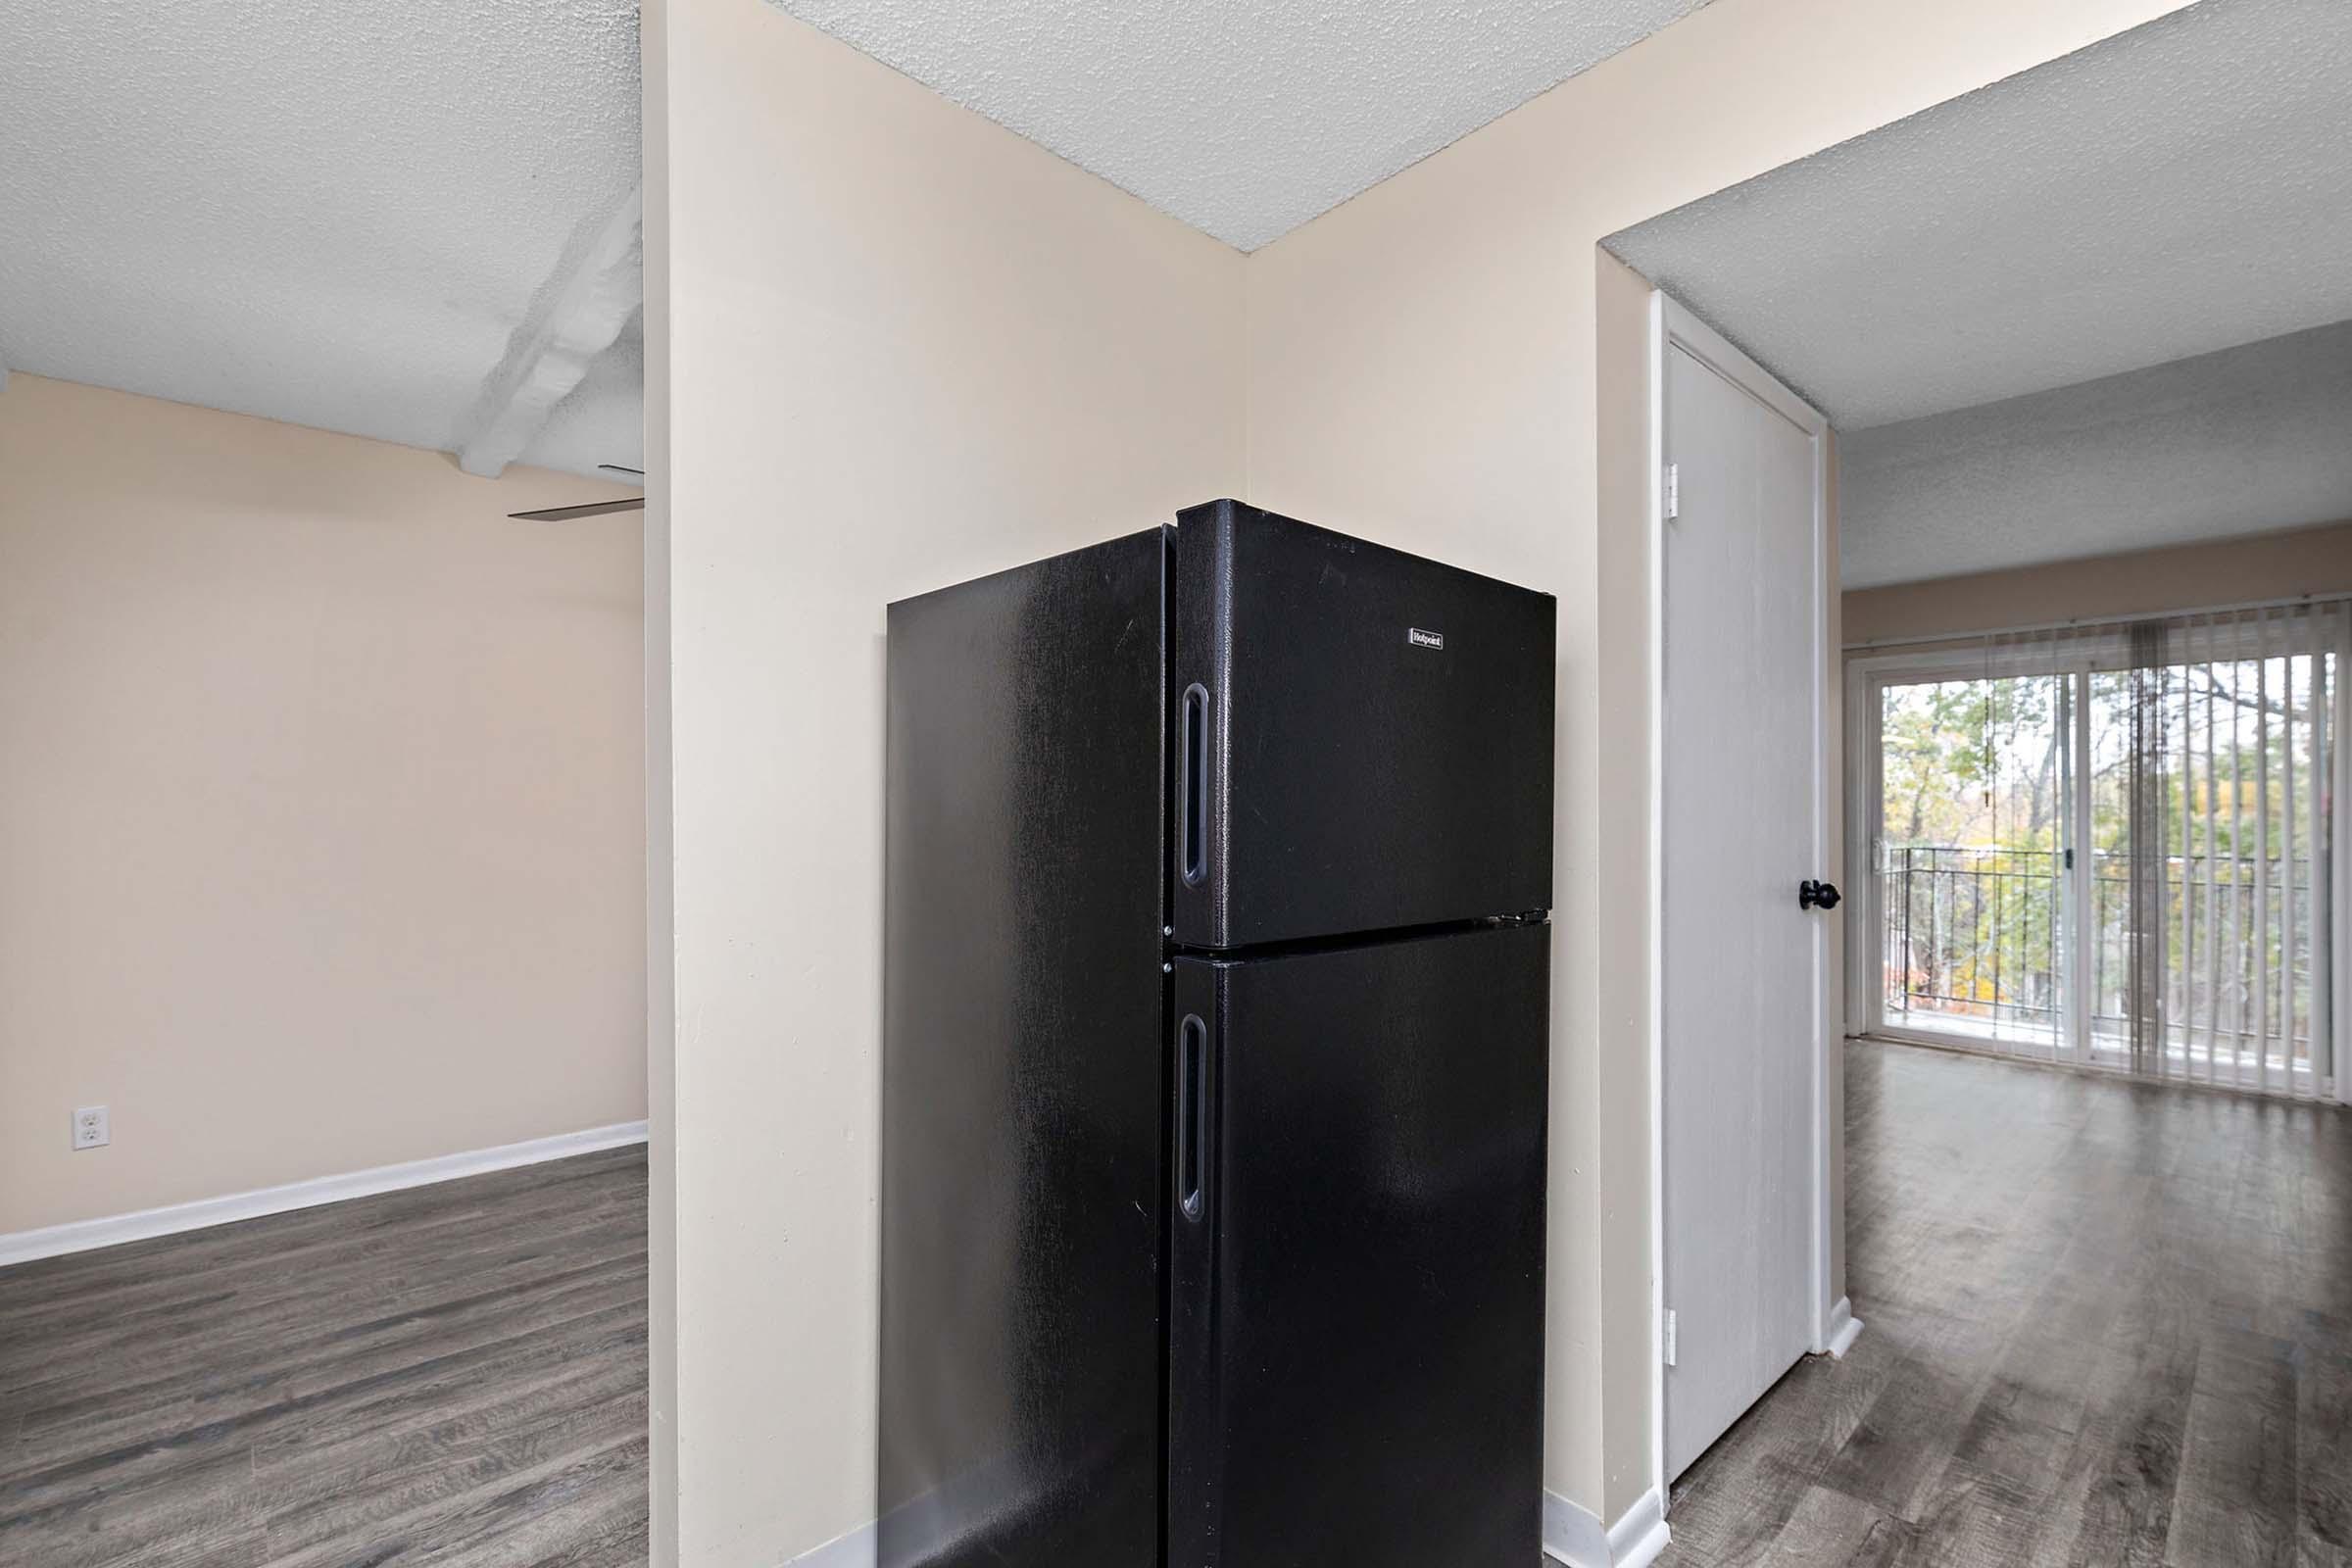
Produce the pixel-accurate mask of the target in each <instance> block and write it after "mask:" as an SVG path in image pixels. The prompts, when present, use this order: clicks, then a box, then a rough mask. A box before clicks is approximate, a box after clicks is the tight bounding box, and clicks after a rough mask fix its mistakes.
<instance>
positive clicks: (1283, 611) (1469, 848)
mask: <svg viewBox="0 0 2352 1568" xmlns="http://www.w3.org/2000/svg"><path fill="white" fill-rule="evenodd" d="M1174 537H1175V546H1174V559H1175V565H1174V570H1173V574H1172V576H1171V579H1170V587H1171V608H1172V616H1171V618H1172V623H1173V627H1174V644H1175V646H1174V651H1173V660H1172V668H1171V671H1170V680H1169V690H1170V694H1171V703H1170V714H1169V722H1170V728H1171V739H1172V741H1173V743H1174V754H1175V760H1176V771H1177V780H1178V788H1177V800H1176V809H1175V810H1174V811H1172V812H1171V813H1170V830H1171V831H1170V837H1171V861H1172V865H1171V878H1170V881H1171V889H1172V898H1171V902H1172V905H1173V913H1174V921H1175V927H1176V933H1175V934H1176V940H1177V941H1178V942H1180V943H1182V944H1184V945H1185V946H1188V947H1202V948H1239V947H1248V946H1251V945H1254V944H1258V943H1266V942H1280V941H1288V940H1292V939H1296V938H1303V937H1319V936H1334V935H1339V934H1342V933H1347V932H1363V931H1383V930H1393V929H1396V928H1398V927H1404V926H1417V925H1432V924H1437V923H1440V922H1443V921H1451V920H1466V919H1474V918H1477V917H1479V916H1482V915H1491V914H1515V913H1519V912H1522V911H1525V910H1530V909H1546V908H1549V907H1551V774H1552V756H1551V751H1552V730H1551V714H1552V683H1553V669H1552V623H1553V618H1554V617H1553V603H1552V600H1551V597H1550V596H1549V595H1548V594H1539V593H1533V592H1530V591H1529V590H1527V589H1524V588H1514V587H1511V586H1510V585H1509V584H1507V583H1501V582H1496V581H1495V579H1493V578H1491V577H1481V576H1477V575H1475V574H1473V573H1471V572H1467V571H1459V570H1456V569H1455V568H1453V567H1451V566H1444V565H1440V564H1437V563H1436V562H1432V561H1424V560H1422V559H1421V558H1419V557H1417V556H1408V555H1405V554H1403V553H1401V552H1399V551H1395V550H1389V549H1386V548H1384V547H1382V546H1379V545H1374V544H1368V543H1366V542H1364V541H1363V540H1360V539H1350V538H1348V537H1347V536H1346V535H1344V534H1337V533H1332V532H1329V531H1328V530H1325V529H1322V528H1316V527H1310V526H1309V525H1307V524H1305V523H1302V522H1296V521H1293V520H1292V519H1290V518H1288V517H1278V516H1275V515H1271V514H1269V513H1264V512H1259V511H1257V510H1256V509H1254V508H1251V507H1246V506H1243V505H1241V504H1240V503H1238V502H1232V501H1219V502H1212V503H1210V504H1209V505H1207V506H1202V507H1195V508H1193V509H1191V510H1190V511H1188V512H1185V513H1184V514H1182V515H1181V516H1180V518H1179V521H1178V525H1177V528H1176V530H1175V535H1174Z"/></svg>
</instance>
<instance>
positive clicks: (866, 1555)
mask: <svg viewBox="0 0 2352 1568" xmlns="http://www.w3.org/2000/svg"><path fill="white" fill-rule="evenodd" d="M879 1549H880V1548H879V1546H878V1545H877V1544H875V1541H874V1525H873V1521H872V1520H870V1519H869V1520H867V1521H866V1522H865V1523H864V1524H861V1525H859V1526H858V1528H857V1529H855V1530H853V1531H851V1532H849V1534H847V1535H841V1536H835V1537H834V1538H833V1539H832V1540H831V1541H828V1542H826V1543H825V1544H823V1545H821V1546H817V1547H814V1548H812V1549H810V1550H809V1551H804V1552H802V1553H801V1554H800V1555H799V1556H798V1557H795V1558H793V1559H792V1560H791V1561H789V1562H787V1563H786V1564H785V1565H784V1568H874V1554H875V1552H876V1551H878V1550H879Z"/></svg>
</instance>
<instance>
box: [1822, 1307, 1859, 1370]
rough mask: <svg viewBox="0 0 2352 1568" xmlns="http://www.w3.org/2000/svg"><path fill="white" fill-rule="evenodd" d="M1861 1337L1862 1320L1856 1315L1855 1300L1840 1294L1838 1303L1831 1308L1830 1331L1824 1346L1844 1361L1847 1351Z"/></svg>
mask: <svg viewBox="0 0 2352 1568" xmlns="http://www.w3.org/2000/svg"><path fill="white" fill-rule="evenodd" d="M1861 1337H1862V1320H1861V1319H1860V1318H1858V1317H1856V1316H1854V1303H1853V1300H1852V1299H1851V1298H1848V1297H1843V1296H1840V1297H1839V1298H1838V1304H1837V1305H1836V1306H1833V1307H1831V1308H1830V1332H1829V1337H1828V1340H1827V1342H1826V1343H1825V1344H1824V1345H1823V1346H1822V1348H1823V1349H1824V1350H1825V1351H1827V1352H1828V1353H1829V1354H1831V1355H1834V1356H1836V1357H1837V1358H1838V1360H1840V1361H1842V1360H1844V1359H1845V1352H1846V1351H1848V1350H1850V1349H1852V1348H1854V1342H1855V1341H1856V1340H1858V1339H1860V1338H1861Z"/></svg>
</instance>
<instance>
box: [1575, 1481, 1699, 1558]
mask: <svg viewBox="0 0 2352 1568" xmlns="http://www.w3.org/2000/svg"><path fill="white" fill-rule="evenodd" d="M1671 1539H1672V1537H1671V1535H1670V1534H1669V1532H1668V1531H1667V1529H1666V1509H1665V1503H1664V1500H1663V1499H1662V1498H1661V1497H1659V1495H1658V1494H1657V1491H1656V1489H1655V1488H1652V1489H1651V1490H1650V1491H1648V1492H1644V1493H1643V1494H1642V1495H1641V1496H1639V1497H1637V1498H1635V1499H1634V1505H1633V1506H1632V1507H1630V1508H1628V1509H1626V1510H1625V1512H1624V1514H1623V1515H1621V1516H1620V1517H1619V1518H1618V1520H1617V1522H1616V1523H1615V1524H1613V1525H1610V1526H1608V1527H1607V1528H1606V1529H1603V1528H1602V1527H1601V1523H1600V1516H1599V1515H1597V1514H1595V1513H1593V1511H1592V1510H1591V1509H1589V1508H1586V1507H1584V1506H1582V1505H1581V1504H1578V1503H1573V1502H1570V1501H1569V1500H1568V1499H1567V1498H1566V1497H1563V1496H1561V1495H1559V1494H1558V1493H1556V1492H1546V1493H1544V1556H1546V1557H1549V1558H1551V1559H1552V1560H1553V1561H1554V1562H1562V1563H1566V1564H1567V1565H1568V1568H1645V1565H1646V1564H1648V1563H1650V1562H1651V1561H1653V1560H1655V1558H1656V1557H1657V1555H1658V1553H1659V1552H1661V1551H1664V1550H1665V1549H1666V1543H1667V1542H1668V1541H1669V1540H1671Z"/></svg>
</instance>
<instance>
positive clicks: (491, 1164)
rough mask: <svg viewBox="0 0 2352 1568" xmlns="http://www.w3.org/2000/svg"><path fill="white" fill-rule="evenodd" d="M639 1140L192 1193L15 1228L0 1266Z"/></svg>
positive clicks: (537, 1143) (583, 1140)
mask: <svg viewBox="0 0 2352 1568" xmlns="http://www.w3.org/2000/svg"><path fill="white" fill-rule="evenodd" d="M645 1138H646V1124H645V1123H644V1122H641V1121H628V1122H621V1123H620V1124H618V1125H617V1126H613V1127H591V1128H589V1129H588V1130H587V1131H585V1132H577V1133H558V1134H556V1135H555V1136H554V1137H553V1138H534V1139H531V1140H529V1141H528V1142H527V1143H520V1144H502V1145H500V1146H499V1147H498V1148H496V1149H476V1150H470V1151H468V1152H465V1153H461V1154H437V1155H435V1156H434V1157H432V1158H431V1159H412V1160H409V1161H408V1162H406V1163H405V1164H399V1165H378V1166H376V1167H375V1168H374V1169H373V1170H355V1171H351V1172H348V1173H346V1174H344V1175H341V1176H319V1177H317V1178H314V1179H313V1180H311V1181H307V1182H288V1183H287V1184H286V1185H285V1186H283V1187H264V1188H261V1189H260V1190H258V1191H256V1192H250V1193H231V1194H229V1195H228V1196H227V1197H225V1198H200V1199H197V1200H196V1201H193V1202H188V1203H172V1204H171V1205H169V1206H167V1207H164V1208H143V1209H140V1210H138V1211H137V1212H136V1213H131V1214H110V1215H107V1216H105V1217H104V1218H101V1219H84V1220H75V1221H73V1223H71V1224H67V1225H50V1226H45V1227H43V1228H42V1229H40V1230H32V1231H16V1232H12V1233H10V1234H8V1235H4V1236H0V1267H6V1266H7V1265H8V1264H11V1263H28V1262H31V1261H32V1260H33V1259H34V1258H36V1257H58V1256H62V1255H63V1254H65V1253H67V1252H86V1251H88V1250H91V1249H92V1248H97V1247H116V1246H120V1245H121V1244H122V1243H123V1242H143V1241H146V1240H148V1239H149V1238H150V1237H156V1236H172V1235H176V1234H178V1233H179V1232H181V1231H195V1230H202V1229H204V1228H205V1227H206V1226H208V1225H227V1224H230V1223H232V1222H234V1221H236V1220H241V1219H259V1218H260V1217H261V1216H262V1215H264V1214H283V1213H285V1212H287V1211H288V1210H289V1209H296V1208H315V1207H317V1206H318V1205H319V1204H320V1203H339V1202H342V1201H344V1200H346V1199H352V1198H367V1197H370V1196H372V1195H373V1194H376V1193H396V1192H399V1191H400V1190H402V1189H403V1188H408V1187H426V1186H430V1185H431V1184H432V1183H434V1182H448V1181H455V1180H457V1179H458V1178H459V1177H461V1176H479V1175H482V1174H483V1173H485V1172H488V1171H494V1170H511V1169H513V1168H514V1167H515V1166H517V1165H537V1164H540V1163H542V1162H544V1161H546V1160H551V1159H564V1158H568V1157H569V1156H571V1155H573V1154H593V1153H595V1152H597V1151H598V1150H600V1149H618V1148H621V1147H622V1146H623V1145H626V1144H642V1143H644V1142H645Z"/></svg>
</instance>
